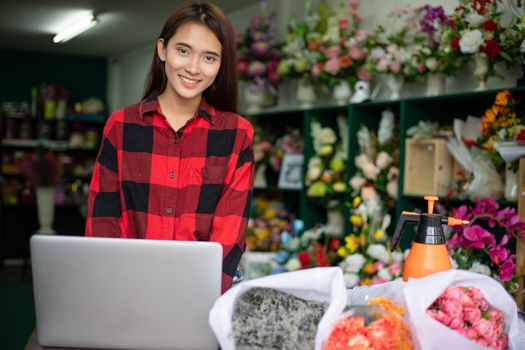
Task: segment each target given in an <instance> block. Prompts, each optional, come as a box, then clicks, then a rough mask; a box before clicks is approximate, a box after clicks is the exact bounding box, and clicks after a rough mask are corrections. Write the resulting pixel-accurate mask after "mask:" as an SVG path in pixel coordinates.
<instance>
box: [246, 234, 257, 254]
mask: <svg viewBox="0 0 525 350" xmlns="http://www.w3.org/2000/svg"><path fill="white" fill-rule="evenodd" d="M256 242H257V238H255V236H248V237H247V238H246V244H247V245H248V250H251V251H253V250H255V243H256Z"/></svg>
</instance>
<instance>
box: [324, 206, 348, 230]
mask: <svg viewBox="0 0 525 350" xmlns="http://www.w3.org/2000/svg"><path fill="white" fill-rule="evenodd" d="M338 203H339V202H338V201H330V202H329V203H328V210H327V212H326V225H325V226H324V228H323V231H324V232H325V233H326V234H327V235H330V236H341V235H342V234H343V231H344V222H345V220H344V216H343V209H342V208H341V207H340V206H338V205H337V204H338Z"/></svg>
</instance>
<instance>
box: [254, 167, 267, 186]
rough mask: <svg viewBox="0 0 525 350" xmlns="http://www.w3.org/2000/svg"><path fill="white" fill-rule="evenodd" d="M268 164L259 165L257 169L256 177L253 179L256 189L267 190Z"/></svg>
mask: <svg viewBox="0 0 525 350" xmlns="http://www.w3.org/2000/svg"><path fill="white" fill-rule="evenodd" d="M267 166H268V165H267V164H259V165H257V166H256V167H255V176H254V179H253V187H255V188H266V187H268V183H267V182H266V167H267Z"/></svg>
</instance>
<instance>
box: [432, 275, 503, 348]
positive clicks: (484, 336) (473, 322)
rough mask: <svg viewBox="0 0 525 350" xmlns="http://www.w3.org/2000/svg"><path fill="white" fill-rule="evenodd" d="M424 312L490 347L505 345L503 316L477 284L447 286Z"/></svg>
mask: <svg viewBox="0 0 525 350" xmlns="http://www.w3.org/2000/svg"><path fill="white" fill-rule="evenodd" d="M427 314H428V315H429V316H430V317H432V318H433V319H435V320H437V321H438V322H441V323H442V324H444V325H445V326H447V327H449V328H451V329H454V330H455V331H457V332H458V333H460V334H462V335H463V336H465V337H467V338H469V339H470V340H472V341H474V342H476V343H478V344H481V345H483V346H488V347H490V348H492V349H507V348H508V344H509V337H508V335H506V334H504V332H503V329H504V316H503V313H502V312H501V311H499V310H498V309H496V308H493V307H491V306H490V305H489V303H488V302H487V300H485V298H484V297H483V294H482V293H481V291H480V290H479V289H478V288H475V287H463V286H458V285H453V286H450V287H448V288H447V289H445V290H444V291H443V293H441V295H440V296H439V297H438V298H437V299H436V300H435V301H434V303H433V304H432V305H431V306H430V307H429V308H428V309H427Z"/></svg>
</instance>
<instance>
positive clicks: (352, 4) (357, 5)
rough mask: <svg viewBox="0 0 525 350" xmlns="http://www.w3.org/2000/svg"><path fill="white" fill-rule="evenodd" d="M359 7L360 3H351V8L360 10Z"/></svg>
mask: <svg viewBox="0 0 525 350" xmlns="http://www.w3.org/2000/svg"><path fill="white" fill-rule="evenodd" d="M359 5H361V3H360V2H359V1H352V2H350V7H352V8H355V9H356V8H358V7H359Z"/></svg>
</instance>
